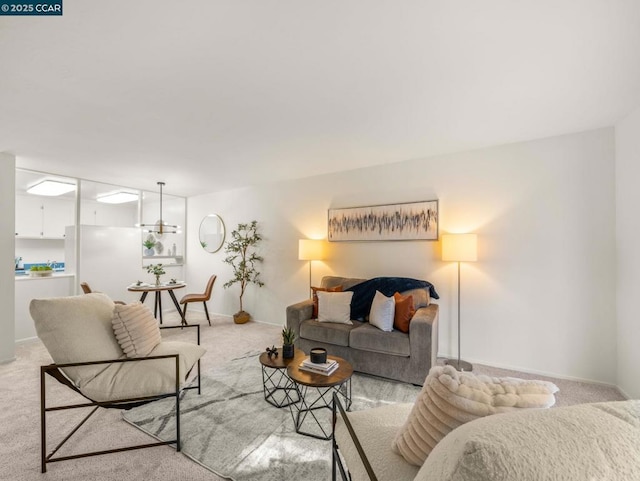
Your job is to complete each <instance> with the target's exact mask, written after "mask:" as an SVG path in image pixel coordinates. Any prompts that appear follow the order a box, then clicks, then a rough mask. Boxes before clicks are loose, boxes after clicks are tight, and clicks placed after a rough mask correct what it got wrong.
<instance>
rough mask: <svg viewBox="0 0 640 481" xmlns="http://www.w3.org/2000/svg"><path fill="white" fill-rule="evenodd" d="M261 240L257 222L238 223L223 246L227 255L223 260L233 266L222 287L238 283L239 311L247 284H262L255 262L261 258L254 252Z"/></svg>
mask: <svg viewBox="0 0 640 481" xmlns="http://www.w3.org/2000/svg"><path fill="white" fill-rule="evenodd" d="M261 240H262V236H261V235H260V234H259V233H258V222H257V221H255V220H254V221H252V222H251V223H250V224H238V228H237V229H236V230H234V231H233V232H231V240H229V241H228V242H227V243H226V245H225V248H224V251H225V253H226V254H227V257H226V258H225V259H224V262H225V263H227V264H229V265H230V266H231V267H232V268H233V277H232V278H231V279H229V280H228V281H227V282H225V283H224V286H223V287H224V288H225V289H226V288H227V287H231V286H232V285H234V284H235V283H239V284H240V311H242V296H244V291H245V290H246V288H247V286H248V285H249V284H256V285H258V286H259V287H262V286H264V283H263V282H262V281H261V280H260V272H258V270H257V269H256V264H257V263H258V262H262V261H263V258H262V257H261V256H259V255H257V254H256V253H255V249H256V246H257V245H258V243H259V242H260V241H261Z"/></svg>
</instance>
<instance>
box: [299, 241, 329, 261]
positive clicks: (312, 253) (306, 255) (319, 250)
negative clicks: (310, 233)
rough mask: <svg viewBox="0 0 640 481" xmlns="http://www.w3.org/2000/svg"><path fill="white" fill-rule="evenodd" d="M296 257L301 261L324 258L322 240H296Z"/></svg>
mask: <svg viewBox="0 0 640 481" xmlns="http://www.w3.org/2000/svg"><path fill="white" fill-rule="evenodd" d="M298 259H299V260H301V261H319V260H322V259H324V241H323V240H320V239H300V240H299V241H298Z"/></svg>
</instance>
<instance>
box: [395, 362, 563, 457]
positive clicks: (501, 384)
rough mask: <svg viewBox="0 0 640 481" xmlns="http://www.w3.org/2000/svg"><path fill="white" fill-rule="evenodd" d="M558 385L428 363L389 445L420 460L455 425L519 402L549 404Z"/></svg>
mask: <svg viewBox="0 0 640 481" xmlns="http://www.w3.org/2000/svg"><path fill="white" fill-rule="evenodd" d="M557 391H558V387H557V386H556V385H555V384H553V383H550V382H547V381H530V380H525V379H516V378H496V377H489V376H476V375H474V374H473V373H470V372H458V371H456V370H455V369H454V368H453V367H451V366H436V367H433V368H431V370H430V371H429V375H428V376H427V379H426V380H425V383H424V386H423V388H422V391H421V392H420V394H419V395H418V398H417V399H416V402H415V405H414V407H413V409H412V410H411V414H410V415H409V417H408V418H407V421H406V423H405V425H404V426H403V427H402V429H401V430H400V431H399V432H398V435H397V437H396V439H395V440H394V442H393V445H392V448H393V450H394V451H395V452H397V453H398V454H400V455H402V457H404V458H405V459H406V460H407V462H409V463H411V464H415V465H416V466H420V465H421V464H422V463H423V462H424V460H425V459H426V458H427V456H428V455H429V453H430V452H431V450H432V449H433V448H434V447H435V446H436V444H437V443H438V442H439V441H441V440H442V438H444V437H445V436H446V435H447V434H448V433H449V432H451V431H452V430H454V429H455V428H457V427H459V426H460V425H462V424H464V423H466V422H469V421H473V420H475V419H478V418H480V417H483V416H487V415H489V414H495V413H501V412H507V411H512V410H514V409H518V408H548V407H551V406H553V404H554V403H555V397H554V393H556V392H557Z"/></svg>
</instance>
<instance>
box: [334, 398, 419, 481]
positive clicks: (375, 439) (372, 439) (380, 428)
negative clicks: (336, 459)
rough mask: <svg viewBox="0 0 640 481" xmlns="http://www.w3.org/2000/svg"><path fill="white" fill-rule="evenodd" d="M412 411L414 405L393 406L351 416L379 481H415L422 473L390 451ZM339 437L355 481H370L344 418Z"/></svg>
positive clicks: (339, 424)
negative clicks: (399, 430) (393, 441)
mask: <svg viewBox="0 0 640 481" xmlns="http://www.w3.org/2000/svg"><path fill="white" fill-rule="evenodd" d="M411 407H412V404H392V405H388V406H382V407H377V408H373V409H365V410H364V411H353V412H349V413H348V414H347V416H348V418H349V421H350V422H351V425H352V427H353V429H354V431H355V433H356V436H357V437H358V440H359V441H360V443H361V444H362V447H363V449H364V452H365V454H366V455H367V459H368V460H369V463H370V464H371V467H372V468H373V472H374V473H375V474H376V477H377V478H378V480H379V481H398V480H412V479H413V478H414V477H415V476H416V474H417V473H418V467H417V466H413V465H411V464H409V463H407V462H406V461H405V460H404V459H403V458H402V457H401V456H399V455H398V454H396V453H394V452H393V451H391V449H390V446H391V441H392V440H393V438H394V437H395V435H396V432H397V431H398V429H400V427H401V426H402V424H403V423H404V421H405V419H406V418H407V415H408V414H409V412H410V411H411ZM335 436H336V442H337V444H338V448H339V449H340V453H341V454H342V456H343V458H344V460H345V464H346V465H347V468H348V469H349V475H350V476H351V480H352V481H365V480H366V481H369V476H368V475H367V472H366V471H365V469H364V465H363V464H362V461H361V460H360V456H359V455H358V451H357V450H356V447H355V445H354V444H353V441H352V440H351V437H350V436H349V433H348V431H347V429H346V427H345V425H344V422H343V421H342V418H341V417H338V419H337V421H336V428H335Z"/></svg>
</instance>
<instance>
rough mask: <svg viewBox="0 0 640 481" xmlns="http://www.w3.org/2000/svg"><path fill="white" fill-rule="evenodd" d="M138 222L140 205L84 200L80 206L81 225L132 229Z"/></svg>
mask: <svg viewBox="0 0 640 481" xmlns="http://www.w3.org/2000/svg"><path fill="white" fill-rule="evenodd" d="M136 222H138V204H137V203H128V204H116V205H111V204H104V203H100V202H93V201H88V200H83V201H82V204H81V205H80V224H82V225H102V226H111V227H132V226H134V225H135V224H136Z"/></svg>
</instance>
